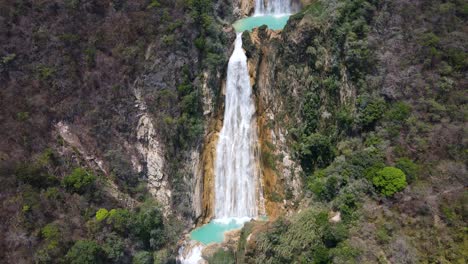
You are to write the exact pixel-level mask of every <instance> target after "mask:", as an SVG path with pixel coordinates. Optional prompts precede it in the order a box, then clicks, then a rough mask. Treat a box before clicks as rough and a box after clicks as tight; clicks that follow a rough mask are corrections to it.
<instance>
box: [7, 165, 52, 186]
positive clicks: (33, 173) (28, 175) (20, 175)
mask: <svg viewBox="0 0 468 264" xmlns="http://www.w3.org/2000/svg"><path fill="white" fill-rule="evenodd" d="M15 174H16V178H17V179H18V180H19V181H21V182H23V183H27V184H30V185H32V186H34V187H37V188H47V187H50V186H53V185H55V184H57V183H58V179H57V178H56V177H55V176H53V175H50V174H49V173H48V172H47V170H46V169H45V168H44V167H42V166H40V165H39V164H36V163H34V164H26V163H25V164H21V165H20V166H18V168H16V172H15Z"/></svg>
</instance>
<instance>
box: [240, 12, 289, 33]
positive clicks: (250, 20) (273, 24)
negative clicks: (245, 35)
mask: <svg viewBox="0 0 468 264" xmlns="http://www.w3.org/2000/svg"><path fill="white" fill-rule="evenodd" d="M289 17H290V15H282V16H273V15H264V16H252V17H247V18H244V19H240V20H237V21H236V22H235V23H234V24H233V27H234V29H235V30H236V32H244V31H246V30H248V31H252V29H254V28H257V27H260V26H262V25H267V26H268V28H269V29H273V30H278V29H283V28H284V26H286V23H287V22H288V19H289Z"/></svg>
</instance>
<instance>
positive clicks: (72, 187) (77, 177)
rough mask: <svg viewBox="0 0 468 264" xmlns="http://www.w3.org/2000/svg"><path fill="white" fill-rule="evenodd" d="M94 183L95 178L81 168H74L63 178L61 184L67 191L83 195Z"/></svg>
mask: <svg viewBox="0 0 468 264" xmlns="http://www.w3.org/2000/svg"><path fill="white" fill-rule="evenodd" d="M95 182H96V176H94V175H93V174H92V173H90V172H88V171H86V170H85V169H83V168H76V169H75V170H73V172H72V173H71V174H70V175H67V176H65V178H64V179H63V181H62V184H63V186H64V187H65V188H67V189H68V190H69V191H72V192H76V193H79V194H83V193H85V192H86V191H90V190H91V189H92V188H93V187H94V184H95Z"/></svg>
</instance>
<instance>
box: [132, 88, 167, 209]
mask: <svg viewBox="0 0 468 264" xmlns="http://www.w3.org/2000/svg"><path fill="white" fill-rule="evenodd" d="M135 97H136V101H137V106H138V108H139V110H140V111H141V112H142V114H141V116H140V118H139V120H138V125H137V128H136V137H137V144H136V149H137V150H138V152H139V153H140V154H141V156H142V157H143V162H142V163H140V162H138V161H137V160H133V161H132V164H133V166H134V169H135V170H136V171H138V173H142V172H146V176H147V177H148V190H149V192H150V193H151V195H152V196H153V197H155V199H156V200H157V201H158V202H159V203H160V204H161V205H162V207H163V209H164V210H163V211H164V214H166V215H167V214H168V213H169V212H170V205H171V189H170V186H169V181H168V179H167V176H165V175H164V171H163V169H164V164H165V162H164V158H163V147H162V144H161V143H160V142H159V140H158V138H157V134H156V130H155V127H154V124H153V122H154V121H153V119H152V118H151V116H150V115H149V114H148V113H147V112H146V105H145V102H144V101H143V100H142V99H141V94H140V92H139V91H138V90H135Z"/></svg>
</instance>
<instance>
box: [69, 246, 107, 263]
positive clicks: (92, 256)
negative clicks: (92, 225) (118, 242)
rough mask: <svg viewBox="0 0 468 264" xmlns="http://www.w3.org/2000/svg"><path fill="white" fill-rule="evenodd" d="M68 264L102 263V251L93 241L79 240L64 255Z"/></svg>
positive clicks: (103, 257)
mask: <svg viewBox="0 0 468 264" xmlns="http://www.w3.org/2000/svg"><path fill="white" fill-rule="evenodd" d="M65 259H66V261H67V263H70V264H99V263H104V259H105V256H104V252H103V250H102V248H101V247H100V246H99V245H98V243H96V242H95V241H91V240H79V241H77V242H76V243H75V244H74V245H73V247H71V248H70V250H69V251H68V252H67V255H66V256H65Z"/></svg>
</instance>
